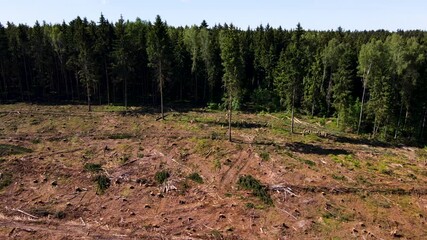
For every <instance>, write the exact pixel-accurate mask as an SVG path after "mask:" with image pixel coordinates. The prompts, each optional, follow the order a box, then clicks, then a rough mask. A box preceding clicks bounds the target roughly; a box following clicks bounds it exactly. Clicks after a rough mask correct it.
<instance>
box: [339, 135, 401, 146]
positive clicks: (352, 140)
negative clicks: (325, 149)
mask: <svg viewBox="0 0 427 240" xmlns="http://www.w3.org/2000/svg"><path fill="white" fill-rule="evenodd" d="M333 140H334V141H335V142H339V143H349V144H355V145H368V146H370V147H383V148H391V147H397V146H396V145H394V144H392V143H387V142H381V141H378V140H370V139H366V138H349V137H344V136H334V138H333Z"/></svg>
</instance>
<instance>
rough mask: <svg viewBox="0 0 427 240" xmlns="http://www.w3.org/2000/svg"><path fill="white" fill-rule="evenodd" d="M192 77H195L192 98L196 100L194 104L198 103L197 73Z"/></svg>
mask: <svg viewBox="0 0 427 240" xmlns="http://www.w3.org/2000/svg"><path fill="white" fill-rule="evenodd" d="M194 77H195V79H196V84H195V85H196V86H195V92H194V98H195V100H196V103H198V102H199V96H198V88H199V86H197V85H198V84H197V83H198V80H197V72H196V73H194Z"/></svg>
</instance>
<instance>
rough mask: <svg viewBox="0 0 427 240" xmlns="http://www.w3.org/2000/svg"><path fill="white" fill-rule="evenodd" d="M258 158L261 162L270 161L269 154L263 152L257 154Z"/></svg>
mask: <svg viewBox="0 0 427 240" xmlns="http://www.w3.org/2000/svg"><path fill="white" fill-rule="evenodd" d="M259 157H260V158H261V160H262V161H268V160H270V154H269V153H268V152H267V151H263V152H261V153H260V154H259Z"/></svg>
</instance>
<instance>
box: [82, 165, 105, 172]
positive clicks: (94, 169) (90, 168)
mask: <svg viewBox="0 0 427 240" xmlns="http://www.w3.org/2000/svg"><path fill="white" fill-rule="evenodd" d="M83 168H84V170H86V171H88V172H100V171H102V165H101V164H99V163H85V165H84V166H83Z"/></svg>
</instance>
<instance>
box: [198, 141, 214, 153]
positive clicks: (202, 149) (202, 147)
mask: <svg viewBox="0 0 427 240" xmlns="http://www.w3.org/2000/svg"><path fill="white" fill-rule="evenodd" d="M194 142H195V143H196V146H195V147H194V151H195V152H196V153H200V154H206V152H208V151H209V149H210V148H211V143H210V139H194Z"/></svg>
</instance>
